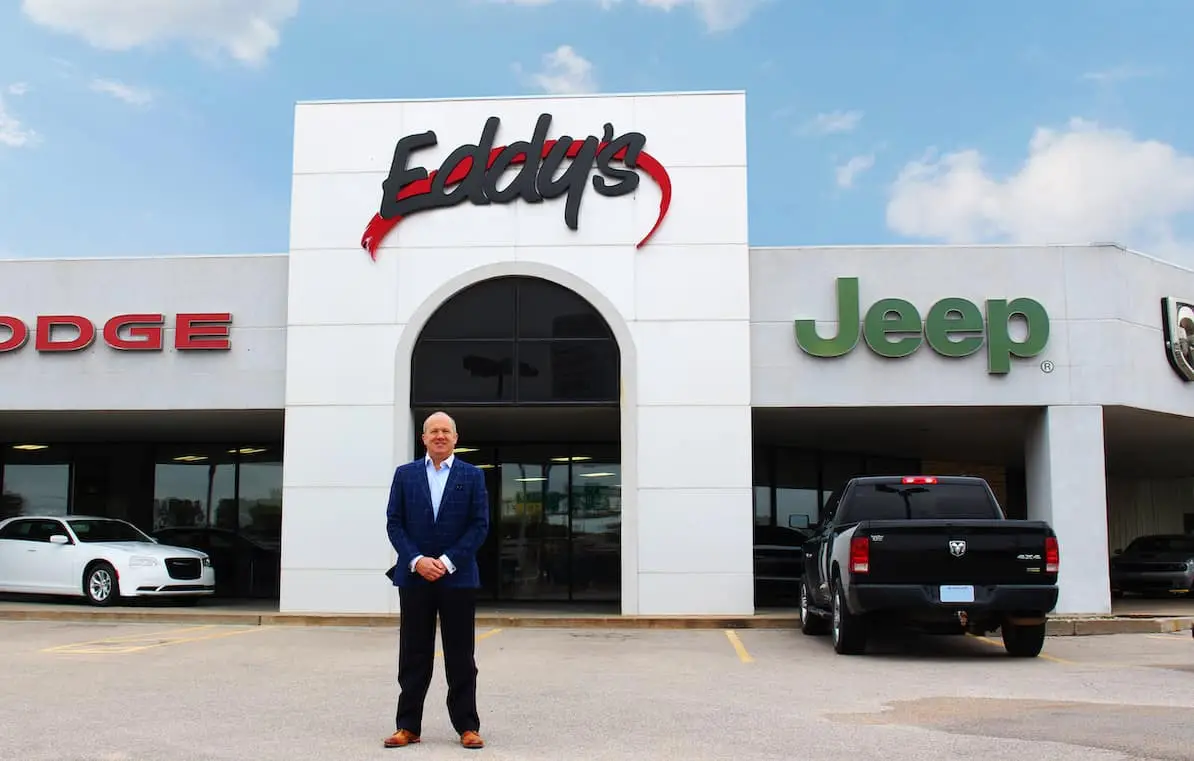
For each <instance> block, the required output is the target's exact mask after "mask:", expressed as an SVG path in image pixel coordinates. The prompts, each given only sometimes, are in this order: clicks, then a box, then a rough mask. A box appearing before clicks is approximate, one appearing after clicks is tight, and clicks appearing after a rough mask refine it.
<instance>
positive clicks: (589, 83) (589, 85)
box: [530, 45, 597, 94]
mask: <svg viewBox="0 0 1194 761" xmlns="http://www.w3.org/2000/svg"><path fill="white" fill-rule="evenodd" d="M530 81H531V82H532V83H533V84H534V85H535V86H536V87H538V88H539V89H541V90H543V91H544V92H547V93H552V94H571V93H587V92H593V91H595V90H596V89H597V81H596V79H595V77H594V76H593V64H592V62H590V61H589V60H588V59H586V58H585V57H584V56H582V55H581V54H579V53H577V52H576V51H575V50H573V48H572V46H571V45H560V46H559V47H558V48H556V49H555V50H553V51H552V52H550V53H547V54H546V55H544V56H543V69H542V70H541V71H538V72H536V73H534V74H532V75H531V76H530Z"/></svg>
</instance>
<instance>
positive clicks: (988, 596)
mask: <svg viewBox="0 0 1194 761" xmlns="http://www.w3.org/2000/svg"><path fill="white" fill-rule="evenodd" d="M846 604H847V605H848V606H849V608H850V612H851V613H854V614H865V613H891V614H908V615H917V614H922V615H923V614H938V615H942V614H943V615H945V616H953V615H955V614H956V613H957V612H958V611H965V612H966V614H967V615H968V616H971V617H976V616H981V615H986V614H1005V613H1013V614H1044V613H1048V612H1050V611H1052V610H1053V608H1054V607H1055V606H1056V605H1057V587H1056V586H1055V585H1049V586H1045V585H1028V584H1023V585H1021V584H999V585H978V584H976V585H974V602H942V601H941V587H940V586H938V585H936V584H858V583H855V584H853V585H851V587H850V589H849V592H848V594H847V599H846Z"/></svg>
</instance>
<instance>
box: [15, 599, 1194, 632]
mask: <svg viewBox="0 0 1194 761" xmlns="http://www.w3.org/2000/svg"><path fill="white" fill-rule="evenodd" d="M0 621H70V622H93V621H105V622H123V623H161V624H167V623H168V624H179V623H181V624H192V625H235V626H299V627H303V626H351V627H372V628H385V627H396V626H397V625H398V621H399V616H398V615H397V614H393V615H374V614H357V613H339V614H337V613H260V612H252V611H244V612H239V611H227V610H223V611H216V610H212V611H205V610H194V609H165V610H163V609H152V608H151V609H138V608H116V609H106V608H78V609H62V608H37V607H32V606H30V607H0ZM477 626H480V627H485V628H491V627H501V628H541V629H542V628H552V629H673V630H674V629H796V628H798V627H799V626H800V619H799V616H798V615H797V614H796V613H791V614H784V613H771V614H760V615H755V616H567V615H535V614H490V613H484V612H481V613H478V614H477ZM1192 626H1194V616H1089V617H1065V618H1062V617H1057V618H1052V619H1050V620H1049V625H1048V630H1047V631H1048V634H1049V636H1054V637H1074V636H1089V635H1098V634H1167V633H1173V632H1179V631H1186V630H1189V629H1191V627H1192Z"/></svg>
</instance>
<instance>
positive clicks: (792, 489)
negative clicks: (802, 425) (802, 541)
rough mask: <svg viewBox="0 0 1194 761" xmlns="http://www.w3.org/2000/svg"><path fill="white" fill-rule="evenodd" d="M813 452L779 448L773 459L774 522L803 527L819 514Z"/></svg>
mask: <svg viewBox="0 0 1194 761" xmlns="http://www.w3.org/2000/svg"><path fill="white" fill-rule="evenodd" d="M817 480H818V479H817V455H816V453H815V452H804V451H800V450H792V449H782V450H780V451H779V452H777V453H776V459H775V525H776V526H778V527H780V528H795V529H806V528H808V527H809V526H812V525H814V524H815V523H816V522H817V519H818V517H819V516H820V509H819V504H818V501H817V486H818V483H817Z"/></svg>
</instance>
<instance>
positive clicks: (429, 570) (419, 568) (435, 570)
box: [415, 557, 448, 581]
mask: <svg viewBox="0 0 1194 761" xmlns="http://www.w3.org/2000/svg"><path fill="white" fill-rule="evenodd" d="M415 572H416V573H418V574H419V575H420V576H422V577H423V578H424V579H427V580H428V581H435V580H437V579H439V578H440V577H441V576H443V575H444V574H445V573H447V572H448V569H447V567H446V566H445V565H444V564H443V563H441V562H440V561H439V560H437V559H436V558H426V557H424V558H419V562H417V563H415Z"/></svg>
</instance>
